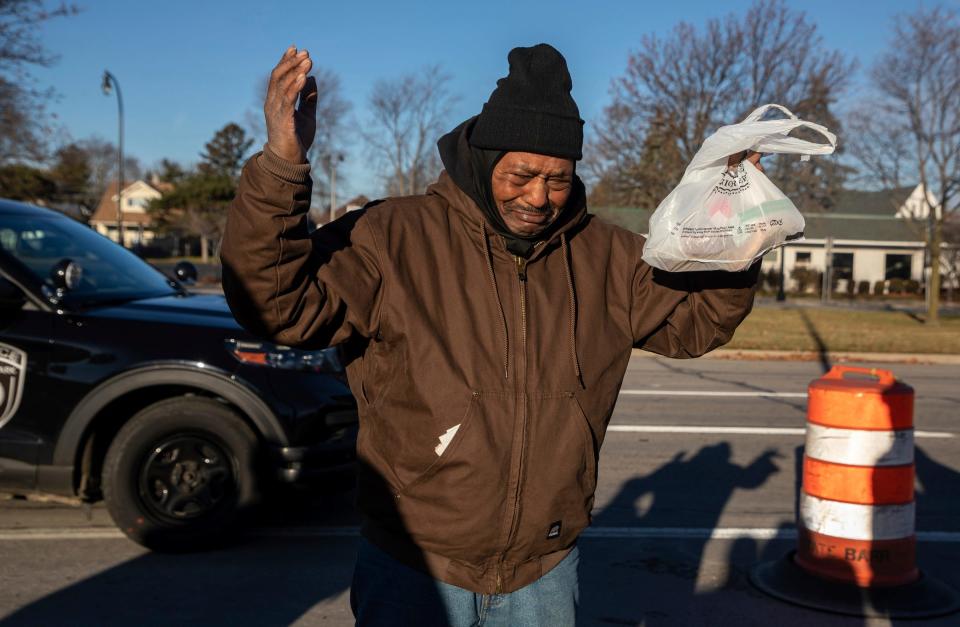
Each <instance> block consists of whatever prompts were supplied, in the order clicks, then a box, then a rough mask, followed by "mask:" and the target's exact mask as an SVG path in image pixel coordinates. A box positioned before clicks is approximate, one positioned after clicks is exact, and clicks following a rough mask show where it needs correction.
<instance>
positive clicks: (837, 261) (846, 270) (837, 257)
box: [833, 253, 853, 280]
mask: <svg viewBox="0 0 960 627" xmlns="http://www.w3.org/2000/svg"><path fill="white" fill-rule="evenodd" d="M833 278H834V279H848V280H849V279H852V278H853V253H833Z"/></svg>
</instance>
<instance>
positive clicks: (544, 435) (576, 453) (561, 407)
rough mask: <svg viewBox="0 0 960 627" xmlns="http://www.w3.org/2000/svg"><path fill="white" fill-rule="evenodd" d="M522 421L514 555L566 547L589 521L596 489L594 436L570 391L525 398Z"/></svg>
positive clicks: (521, 555)
mask: <svg viewBox="0 0 960 627" xmlns="http://www.w3.org/2000/svg"><path fill="white" fill-rule="evenodd" d="M528 425H529V426H528V443H527V447H526V457H525V459H526V463H525V466H526V470H525V471H524V476H523V485H522V490H523V498H522V499H521V503H520V507H521V510H520V516H519V524H518V528H517V531H516V542H515V543H514V546H515V548H516V550H518V551H520V552H521V554H520V555H517V558H518V559H522V558H523V557H524V556H537V555H544V554H546V553H549V552H552V551H556V550H559V549H562V548H565V547H567V546H570V544H572V543H573V542H574V540H576V538H577V535H578V534H579V533H580V532H581V531H582V530H583V529H584V528H585V527H586V526H587V525H589V524H590V510H591V509H592V507H593V498H594V491H595V490H596V487H597V444H596V438H595V436H594V434H593V430H592V429H591V428H590V423H589V421H588V420H587V417H586V415H584V413H583V410H582V409H581V408H580V404H579V403H578V402H577V399H576V396H575V394H574V393H573V392H560V393H556V394H546V395H542V396H540V397H539V398H533V399H531V408H530V418H529V423H528Z"/></svg>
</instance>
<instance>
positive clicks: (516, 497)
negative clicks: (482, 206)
mask: <svg viewBox="0 0 960 627" xmlns="http://www.w3.org/2000/svg"><path fill="white" fill-rule="evenodd" d="M514 259H515V260H516V264H517V283H518V284H519V288H520V355H521V356H522V357H523V368H522V377H518V378H517V385H518V386H526V383H527V374H526V373H527V260H526V259H524V258H523V257H514ZM518 391H519V392H520V394H519V397H520V402H521V407H520V460H519V463H518V464H517V487H516V489H515V491H514V494H513V513H512V518H511V520H510V529H509V531H508V532H507V544H506V546H505V547H504V553H503V554H502V555H501V556H500V563H499V564H498V565H497V590H496V594H501V593H502V591H503V577H502V574H501V573H502V570H503V560H504V558H505V557H506V549H507V548H508V547H509V546H510V542H511V541H512V540H513V533H514V531H515V529H516V526H517V518H518V513H519V511H520V484H521V483H522V477H523V449H524V446H525V445H526V439H527V394H526V389H525V387H521V388H520V389H519V390H518Z"/></svg>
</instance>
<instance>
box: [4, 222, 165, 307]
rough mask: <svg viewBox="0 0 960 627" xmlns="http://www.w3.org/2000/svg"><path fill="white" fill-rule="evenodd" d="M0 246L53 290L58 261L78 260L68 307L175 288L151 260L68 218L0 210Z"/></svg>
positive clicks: (66, 300)
mask: <svg viewBox="0 0 960 627" xmlns="http://www.w3.org/2000/svg"><path fill="white" fill-rule="evenodd" d="M0 248H2V249H3V251H4V252H5V253H7V254H8V255H10V256H12V257H14V258H15V259H16V260H17V261H19V262H20V263H21V264H23V265H24V266H25V267H26V268H27V269H28V270H29V271H30V272H32V273H33V274H34V275H35V276H36V277H37V279H38V280H40V281H41V282H42V283H43V285H45V286H47V287H48V288H50V289H51V290H52V289H55V285H54V283H53V280H52V278H51V270H52V268H53V267H54V266H55V265H56V264H57V263H58V262H60V261H61V260H63V259H69V260H71V261H73V262H74V263H76V264H78V265H79V266H80V268H81V275H80V280H79V283H78V284H77V285H76V286H75V287H73V288H72V289H70V290H69V291H68V292H67V293H66V294H65V295H64V298H63V300H64V304H65V305H67V306H68V307H71V308H76V307H90V306H95V305H98V304H106V303H108V302H122V301H128V300H137V299H141V298H150V297H155V296H166V295H170V294H175V293H177V290H176V289H175V288H174V287H173V286H172V285H171V283H170V280H169V279H168V278H167V277H165V276H164V275H163V274H161V273H160V272H159V271H158V270H156V269H154V268H153V267H152V266H151V265H149V264H147V263H145V262H144V261H143V260H141V259H140V258H139V257H137V256H136V255H134V254H133V253H131V252H130V251H128V250H126V249H125V248H122V247H120V246H118V245H117V244H116V243H114V242H112V241H110V240H109V239H107V238H106V237H103V236H102V235H99V234H98V233H96V232H95V231H93V230H92V229H90V228H89V227H86V226H84V225H83V224H80V223H79V222H76V221H74V220H72V219H70V218H65V217H64V218H61V217H59V216H42V215H41V216H32V215H17V214H12V215H10V214H8V215H2V214H0Z"/></svg>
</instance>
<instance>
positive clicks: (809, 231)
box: [592, 185, 957, 292]
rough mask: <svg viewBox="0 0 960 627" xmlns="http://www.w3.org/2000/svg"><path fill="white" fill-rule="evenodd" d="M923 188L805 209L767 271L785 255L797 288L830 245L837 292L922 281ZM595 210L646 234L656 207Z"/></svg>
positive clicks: (849, 193)
mask: <svg viewBox="0 0 960 627" xmlns="http://www.w3.org/2000/svg"><path fill="white" fill-rule="evenodd" d="M922 193H923V192H922V188H921V186H919V185H917V186H916V187H904V188H900V189H896V190H893V191H876V192H874V191H861V190H846V191H843V192H841V193H840V194H838V197H837V199H836V204H835V205H834V206H833V207H831V208H830V210H829V211H827V210H825V211H822V212H816V213H813V212H808V213H806V214H804V219H805V221H806V229H805V231H804V239H803V240H801V241H798V242H791V243H790V244H788V245H786V246H784V247H783V248H781V249H777V250H774V251H771V252H769V253H767V255H766V256H765V257H764V260H763V267H764V270H768V269H774V270H777V271H779V268H780V255H781V254H783V255H784V265H785V268H786V276H787V278H788V281H787V288H788V289H792V288H795V287H796V284H795V281H793V280H792V279H791V278H790V277H791V275H792V273H793V270H794V268H809V269H812V270H816V271H818V272H823V271H824V269H825V268H826V260H827V250H828V248H829V250H830V256H831V260H832V266H833V276H834V277H835V278H836V279H838V284H837V287H836V289H837V290H838V291H845V290H846V288H847V283H848V282H849V281H853V282H854V283H859V282H861V281H867V282H869V284H870V287H871V292H872V291H873V286H874V285H875V284H876V283H877V282H878V281H888V280H890V279H905V280H909V279H912V280H914V281H918V282H920V283H921V284H922V283H923V280H924V249H925V234H924V227H923V218H925V217H926V216H925V214H924V211H925V206H926V205H925V203H924V202H923V197H922ZM592 212H593V213H595V214H597V215H598V216H599V217H601V218H602V219H605V220H607V221H609V222H613V223H615V224H619V225H620V226H623V227H624V228H627V229H630V230H631V231H635V232H637V233H646V232H647V230H648V229H647V224H648V222H649V219H650V215H651V214H652V213H653V210H650V209H635V208H615V209H614V208H596V209H592ZM945 270H946V268H945ZM956 281H957V279H956V277H955V276H954V277H951V276H950V275H949V273H947V272H945V273H944V285H947V284H948V282H953V283H956ZM954 287H956V285H954ZM810 289H813V287H812V286H811V287H810Z"/></svg>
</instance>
